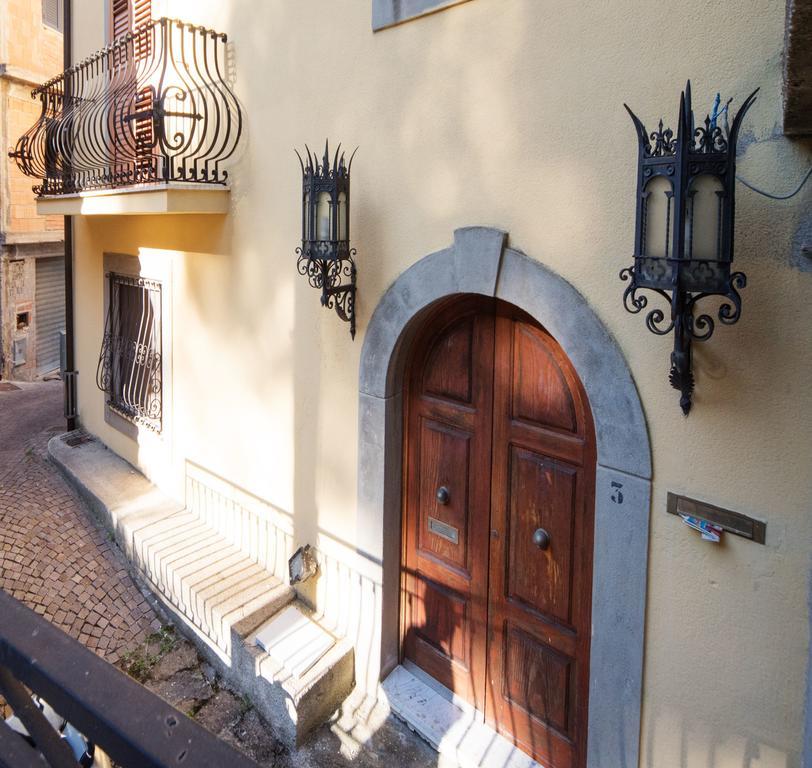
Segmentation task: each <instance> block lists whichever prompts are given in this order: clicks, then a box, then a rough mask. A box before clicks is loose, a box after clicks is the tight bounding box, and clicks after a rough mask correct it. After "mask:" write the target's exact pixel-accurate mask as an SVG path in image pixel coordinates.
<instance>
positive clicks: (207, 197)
mask: <svg viewBox="0 0 812 768" xmlns="http://www.w3.org/2000/svg"><path fill="white" fill-rule="evenodd" d="M229 196H230V190H229V189H228V187H222V186H208V185H203V184H182V183H177V182H170V183H168V184H150V185H136V186H132V187H121V188H118V189H100V190H93V191H88V192H78V193H76V194H72V195H51V196H43V197H40V198H38V199H37V213H38V214H40V215H41V216H48V215H54V214H56V215H60V216H153V215H158V214H165V213H171V214H219V215H223V214H226V213H228V209H229Z"/></svg>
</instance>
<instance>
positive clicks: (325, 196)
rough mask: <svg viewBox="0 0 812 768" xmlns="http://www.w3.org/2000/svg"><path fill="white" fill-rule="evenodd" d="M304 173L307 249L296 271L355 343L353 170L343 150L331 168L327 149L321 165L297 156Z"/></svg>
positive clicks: (312, 155) (300, 254) (301, 251)
mask: <svg viewBox="0 0 812 768" xmlns="http://www.w3.org/2000/svg"><path fill="white" fill-rule="evenodd" d="M296 155H297V157H298V158H299V164H300V165H301V168H302V245H301V247H299V248H297V249H296V256H297V259H296V269H297V271H298V272H299V274H300V275H303V276H305V277H307V281H308V283H309V284H310V286H311V287H312V288H316V289H317V290H320V291H321V305H322V306H323V307H327V308H328V309H333V310H335V313H336V314H337V315H338V317H339V318H340V319H341V320H343V321H344V322H347V323H349V324H350V335H351V336H352V338H353V339H354V338H355V294H356V279H357V270H356V266H355V255H356V250H355V248H351V247H350V168H351V167H352V160H353V157H355V152H353V153H352V155H351V156H350V159H349V162H347V161H346V160H345V156H344V153H342V152H341V145H340V144H339V145H338V149H336V151H335V155H334V156H333V159H332V164H331V162H330V147H329V144H328V143H325V146H324V157H323V158H322V161H321V163H319V161H318V158H317V157H316V154H315V153H314V152H311V151H310V148H309V147H307V145H305V157H306V158H307V159H306V160H303V159H302V156H301V155H300V154H299V153H298V152H296Z"/></svg>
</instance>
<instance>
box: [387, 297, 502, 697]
mask: <svg viewBox="0 0 812 768" xmlns="http://www.w3.org/2000/svg"><path fill="white" fill-rule="evenodd" d="M492 304H493V302H492V301H487V300H486V301H484V302H483V300H471V301H468V302H463V306H461V307H460V309H459V310H456V309H454V308H451V309H449V310H445V311H442V310H441V311H439V312H438V313H436V314H435V315H433V316H432V317H430V319H429V321H428V323H427V328H426V331H425V333H424V334H420V335H418V337H417V338H416V340H415V342H414V350H415V351H414V358H413V362H412V365H411V366H410V375H409V379H408V382H407V386H408V389H407V397H406V411H407V413H406V436H405V444H404V457H405V460H406V465H405V473H404V482H405V493H404V497H405V505H404V528H403V541H404V552H403V559H404V569H403V571H404V573H403V583H404V590H403V594H404V605H403V619H402V622H403V629H402V633H403V634H402V636H403V645H402V648H403V654H404V656H405V657H406V658H408V659H410V660H411V661H413V662H414V663H415V664H417V665H418V666H420V667H421V668H422V669H424V670H425V671H426V672H428V673H429V674H430V675H432V676H433V677H434V678H436V679H437V680H439V681H440V682H441V683H443V685H446V686H447V687H448V688H450V689H451V690H453V691H455V692H456V693H457V694H458V695H460V696H462V697H463V698H465V699H466V700H468V701H469V702H470V703H471V704H473V705H474V706H475V707H478V708H480V709H484V706H485V700H484V695H485V694H484V690H485V660H486V642H487V590H488V535H489V516H490V482H491V478H490V472H489V471H483V468H486V467H489V466H490V451H491V431H492V430H491V423H492V418H493V329H494V315H493V310H492ZM483 309H484V311H483ZM440 488H443V489H445V492H444V494H443V497H442V498H441V499H438V490H439V489H440Z"/></svg>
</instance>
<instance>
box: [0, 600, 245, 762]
mask: <svg viewBox="0 0 812 768" xmlns="http://www.w3.org/2000/svg"><path fill="white" fill-rule="evenodd" d="M24 686H25V687H24ZM26 688H27V689H28V690H26ZM29 691H31V692H32V693H35V694H37V695H38V696H40V697H41V698H42V699H44V700H45V701H47V702H48V704H50V706H51V707H53V709H54V710H56V712H58V713H59V715H60V716H61V717H63V718H65V719H66V720H67V721H68V722H69V723H70V724H71V725H72V726H73V727H74V728H76V729H77V730H78V731H79V732H80V733H82V734H83V735H84V736H85V738H86V739H87V740H88V741H90V742H92V743H93V744H97V745H99V747H100V748H101V749H102V750H104V752H105V753H106V754H107V755H108V756H109V757H110V759H111V760H112V761H113V762H114V763H116V764H117V765H119V766H121V767H122V768H168V766H173V767H174V768H177V767H178V766H189V767H190V768H191V767H192V766H194V768H225V767H226V766H228V768H256V763H254V762H253V761H252V760H250V759H249V758H247V757H245V756H244V755H242V754H240V753H239V752H237V751H236V750H234V749H233V748H232V747H230V746H229V745H228V744H226V743H225V742H223V741H221V740H220V739H218V738H217V737H216V736H214V735H213V734H211V733H210V732H209V731H207V730H206V729H205V728H203V727H202V726H200V725H198V724H197V723H195V722H194V721H192V720H190V719H189V718H188V717H187V716H186V715H184V714H183V713H181V712H179V711H178V710H177V709H175V708H174V707H172V706H170V705H169V704H167V703H166V702H165V701H163V700H162V699H160V698H159V697H157V696H156V695H155V694H154V693H152V692H151V691H149V690H147V689H146V688H144V687H143V686H142V685H139V684H138V683H137V682H135V681H134V680H132V679H130V678H129V677H127V675H125V674H124V673H123V672H120V671H119V670H118V669H116V668H115V667H113V666H112V665H110V664H108V663H107V662H106V661H103V660H102V659H100V658H99V657H98V656H96V655H95V654H94V653H92V652H91V651H89V650H88V649H87V648H85V647H84V646H83V645H81V644H80V643H78V642H77V641H76V640H74V639H73V638H71V637H69V636H68V635H66V634H65V633H64V632H62V631H61V630H59V629H57V628H56V627H55V626H53V625H52V624H50V623H49V622H47V621H45V620H44V619H42V618H40V617H39V616H38V615H37V614H36V613H34V612H33V611H31V610H30V609H28V608H27V607H26V606H24V605H23V604H22V603H20V602H18V601H17V600H15V599H14V598H13V597H11V596H9V595H8V594H6V593H5V592H3V591H0V694H2V696H3V697H4V698H5V700H6V702H7V703H8V705H9V706H10V707H11V708H12V709H13V710H14V714H15V715H16V716H17V717H18V718H19V719H20V720H21V721H22V723H23V725H24V726H25V728H26V730H27V731H28V733H29V734H30V736H31V740H33V741H34V742H35V743H36V745H37V746H36V747H33V746H31V745H30V743H29V741H28V740H26V739H24V738H23V737H22V736H20V735H19V734H18V733H16V732H14V731H13V730H12V729H11V728H10V727H9V726H8V725H6V723H5V722H3V721H2V720H1V719H0V767H2V768H5V766H9V768H29V766H31V767H32V768H33V766H37V768H43V766H46V765H50V766H52V767H53V768H76V766H78V765H79V763H78V762H77V760H76V759H75V758H74V756H73V753H72V752H71V751H70V749H69V748H68V746H67V742H65V741H64V740H62V739H61V738H60V737H59V735H58V733H57V732H56V731H55V730H54V729H53V727H52V726H51V725H50V723H49V722H48V721H47V720H46V718H45V716H44V715H43V713H42V712H41V711H40V709H39V708H38V707H36V706H35V705H34V704H33V701H32V699H31V696H30V693H29ZM43 756H44V758H45V760H44V761H43Z"/></svg>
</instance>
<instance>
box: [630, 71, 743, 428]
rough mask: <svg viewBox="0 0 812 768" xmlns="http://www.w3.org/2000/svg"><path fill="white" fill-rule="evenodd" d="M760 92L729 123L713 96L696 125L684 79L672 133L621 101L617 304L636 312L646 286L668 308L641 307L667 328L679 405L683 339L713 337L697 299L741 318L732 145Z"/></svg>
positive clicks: (687, 365) (688, 376)
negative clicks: (628, 237)
mask: <svg viewBox="0 0 812 768" xmlns="http://www.w3.org/2000/svg"><path fill="white" fill-rule="evenodd" d="M757 92H758V89H756V90H755V91H753V93H751V94H750V96H748V97H747V99H745V101H744V103H743V104H742V105H741V107H740V108H739V111H738V113H737V114H736V116H735V117H734V118H733V120H732V123H731V124H730V126H729V127H728V105H729V104H730V101H728V102H727V104H725V105H724V106H723V107H722V106H721V100H720V98H719V96H717V98H716V104H715V105H714V109H713V110H712V113H711V114H709V115H707V116H706V117H705V119H704V121H702V123H699V124H697V122H696V121H695V118H694V113H693V109H692V107H691V83H690V81H689V82H688V84H687V86H686V88H685V91H684V92H683V94H682V97H681V99H680V110H679V122H678V127H677V135H676V136H674V132H673V131H672V130H671V129H670V128H664V127H663V121H662V120H660V122H659V125H658V128H657V130H656V131H653V132H651V133H649V132H648V130H647V129H646V127H645V126H644V125H643V123H642V122H641V121H640V120H639V119H638V117H637V116H636V115H635V114H634V113H633V112H632V111H631V109H629V107H628V106H626V105H625V104H624V106H626V110H627V111H628V113H629V115H630V116H631V118H632V121H633V123H634V126H635V129H636V131H637V137H638V164H637V166H638V170H637V201H636V208H637V217H636V218H637V223H636V229H635V247H634V264H633V265H632V266H631V267H626V268H625V269H623V270H621V272H620V278H621V280H624V281H628V285H627V287H626V290H625V292H624V294H623V304H624V306H625V308H626V309H627V310H628V311H629V312H632V313H634V314H637V313H639V312H641V311H642V310H644V309H645V308H646V307H647V306H648V298H647V296H645V295H640V294H638V291H640V290H642V289H646V290H650V291H653V292H654V293H655V294H658V295H659V296H661V297H662V298H663V299H665V301H666V302H667V303H668V304H669V305H670V317H667V316H666V312H665V311H664V310H663V309H660V308H654V309H651V310H649V311H648V313H647V314H646V327H647V328H648V329H649V331H651V332H652V333H654V334H656V335H658V336H665V335H666V334H668V333H671V332H672V331H673V333H674V349H673V352H672V353H671V367H670V373H669V381H670V383H671V386H673V387H674V388H675V389H678V390H679V391H680V407H681V408H682V411H683V413H685V414H686V415H687V414H688V412H689V411H690V409H691V401H692V397H693V391H694V374H693V370H692V364H691V345H692V342H694V341H707V340H708V339H710V337H711V336H712V335H713V331H714V328H715V322H714V319H713V318H712V317H711V316H710V314H708V313H703V312H700V313H699V314H695V310H697V306H698V303H699V302H700V301H702V300H703V299H705V298H708V297H711V296H716V297H719V298H720V299H721V300H722V301H721V304H720V306H719V307H718V309H717V310H716V313H717V316H718V319H719V322H721V323H722V324H724V325H732V324H734V323H735V322H737V321H738V319H739V318H740V317H741V309H742V302H741V296H740V294H739V291H740V290H741V289H742V288H744V287H745V285H746V284H747V278H746V277H745V275H744V273H743V272H733V271H731V265H732V262H733V253H734V250H733V234H734V224H735V209H734V203H735V188H736V142H737V139H738V135H739V130H740V128H741V124H742V120H743V119H744V116H745V114H746V113H747V110H748V109H749V108H750V107H751V106H752V104H753V102H754V101H755V98H756V93H757Z"/></svg>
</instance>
